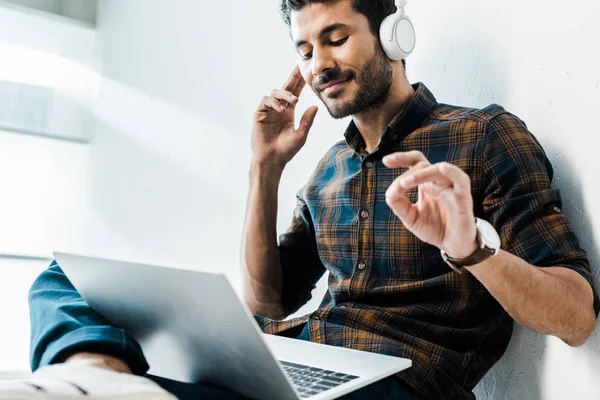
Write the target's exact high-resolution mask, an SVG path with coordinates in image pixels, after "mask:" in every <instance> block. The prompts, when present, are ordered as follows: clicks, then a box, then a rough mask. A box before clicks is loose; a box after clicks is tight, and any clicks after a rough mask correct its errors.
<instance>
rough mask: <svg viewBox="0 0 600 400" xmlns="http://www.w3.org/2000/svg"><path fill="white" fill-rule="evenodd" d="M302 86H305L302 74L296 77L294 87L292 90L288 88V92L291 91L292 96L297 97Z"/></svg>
mask: <svg viewBox="0 0 600 400" xmlns="http://www.w3.org/2000/svg"><path fill="white" fill-rule="evenodd" d="M304 86H306V81H305V80H304V78H303V77H302V75H300V78H299V79H298V82H297V83H296V87H294V88H293V89H292V90H290V92H292V94H293V95H294V96H296V97H298V96H300V94H301V93H302V90H303V89H304Z"/></svg>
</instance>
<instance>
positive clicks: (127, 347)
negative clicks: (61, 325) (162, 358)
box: [40, 326, 150, 375]
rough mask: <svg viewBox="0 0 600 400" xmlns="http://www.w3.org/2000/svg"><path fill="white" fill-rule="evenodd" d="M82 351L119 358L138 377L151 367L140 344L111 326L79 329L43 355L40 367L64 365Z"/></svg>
mask: <svg viewBox="0 0 600 400" xmlns="http://www.w3.org/2000/svg"><path fill="white" fill-rule="evenodd" d="M79 352H87V353H98V354H105V355H108V356H112V357H116V358H118V359H120V360H122V361H123V362H125V363H126V364H127V365H128V366H129V368H130V369H131V371H132V372H133V373H134V374H135V375H143V374H145V373H146V372H147V371H148V369H149V368H150V367H149V365H148V362H147V361H146V357H144V353H143V352H142V349H141V347H140V346H139V344H138V343H137V342H136V341H135V340H134V339H133V338H132V337H131V336H129V334H127V332H125V331H124V330H123V329H118V328H112V327H108V326H87V327H83V328H79V329H77V330H75V331H72V332H69V333H67V334H66V335H64V336H62V337H61V338H60V339H58V340H56V341H54V342H52V344H50V345H49V346H48V348H47V349H46V351H45V352H44V355H43V356H42V359H41V362H40V367H42V366H45V365H50V364H56V363H60V362H63V361H64V359H65V358H66V357H68V356H70V355H72V354H75V353H79Z"/></svg>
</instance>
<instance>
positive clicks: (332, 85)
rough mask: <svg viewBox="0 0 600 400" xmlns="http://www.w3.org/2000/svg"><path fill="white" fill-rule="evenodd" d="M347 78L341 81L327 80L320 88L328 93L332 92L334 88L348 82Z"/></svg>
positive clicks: (337, 88) (336, 88) (339, 87)
mask: <svg viewBox="0 0 600 400" xmlns="http://www.w3.org/2000/svg"><path fill="white" fill-rule="evenodd" d="M348 81H349V79H344V80H341V81H334V82H329V83H328V84H327V85H325V87H324V88H323V89H322V91H323V92H325V93H327V94H329V93H333V92H335V91H336V90H339V89H341V88H342V86H344V85H345V84H346V83H348Z"/></svg>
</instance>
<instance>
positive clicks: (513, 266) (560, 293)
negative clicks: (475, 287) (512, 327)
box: [466, 250, 595, 346]
mask: <svg viewBox="0 0 600 400" xmlns="http://www.w3.org/2000/svg"><path fill="white" fill-rule="evenodd" d="M466 269H467V270H468V271H469V272H470V273H471V274H473V276H475V278H477V279H478V280H479V281H480V282H481V283H482V284H483V285H484V286H485V287H486V288H487V290H488V291H489V292H490V293H491V295H492V296H494V298H495V299H496V300H498V302H499V303H500V304H501V305H502V306H503V307H504V309H505V310H506V311H507V312H508V313H509V314H510V315H511V317H513V318H514V320H515V321H517V322H519V323H520V324H522V325H524V326H526V327H528V328H530V329H532V330H534V331H537V332H540V333H545V334H549V335H554V336H557V337H559V338H561V339H562V340H563V341H565V342H566V343H567V344H569V345H571V346H579V345H581V344H583V342H584V341H585V339H586V338H587V337H588V336H589V334H590V333H591V331H592V330H593V329H594V327H595V316H594V311H593V293H592V289H591V287H590V285H589V284H588V283H587V281H585V279H584V278H583V277H581V276H580V275H579V274H577V273H576V272H574V271H571V270H568V269H566V268H559V267H549V268H538V267H535V266H532V265H530V264H529V263H527V262H526V261H524V260H522V259H521V258H519V257H517V256H515V255H512V254H510V253H508V252H506V251H502V250H501V251H500V253H499V254H498V255H497V256H496V257H491V258H488V259H487V260H486V261H484V262H482V263H480V264H477V265H474V266H471V267H466Z"/></svg>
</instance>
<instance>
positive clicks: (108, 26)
mask: <svg viewBox="0 0 600 400" xmlns="http://www.w3.org/2000/svg"><path fill="white" fill-rule="evenodd" d="M277 9H278V1H277V0H270V1H260V2H249V1H244V0H237V1H227V2H216V1H210V2H208V1H202V2H198V1H193V0H178V1H169V2H167V1H159V0H144V1H142V0H129V1H126V2H124V1H117V0H104V1H101V2H100V3H99V13H98V38H99V41H100V47H101V59H102V69H101V72H102V74H103V82H102V85H101V88H100V93H99V104H98V109H97V113H96V118H97V121H98V129H97V132H96V136H95V139H94V142H93V144H92V150H91V176H90V182H89V184H90V189H89V198H90V210H89V220H88V222H89V224H88V226H87V229H86V231H87V234H86V248H87V250H88V251H89V252H91V253H95V254H101V255H107V256H114V257H122V258H130V259H146V260H151V261H154V262H160V263H166V264H170V265H186V266H192V267H197V268H203V269H212V270H220V271H224V272H225V273H227V274H228V276H229V277H230V278H231V279H232V280H233V282H234V283H235V284H236V285H239V275H238V273H237V270H238V265H239V262H238V258H239V257H238V254H239V244H240V239H241V235H242V221H243V217H244V208H245V200H246V190H247V170H248V161H249V158H250V151H249V136H250V127H251V119H252V114H253V112H254V109H255V107H256V106H257V103H258V101H259V99H260V98H261V97H262V96H263V95H264V94H265V93H267V92H268V91H269V90H270V89H272V88H275V87H279V86H280V85H281V84H282V83H283V81H284V80H285V78H286V76H287V75H288V73H289V71H290V70H291V68H292V67H293V66H294V63H295V62H296V56H295V54H294V52H293V49H292V46H291V43H290V40H289V37H288V33H287V29H286V27H285V26H284V24H283V23H282V22H280V19H279V16H278V11H277ZM564 9H565V5H564V4H563V3H561V2H558V1H556V0H552V1H547V2H545V3H544V4H542V3H541V2H538V1H533V0H523V1H521V2H518V3H517V2H491V1H480V2H475V1H469V2H467V1H465V0H459V1H455V2H444V1H441V0H421V1H419V2H417V1H412V2H411V4H410V6H409V10H410V13H411V14H412V15H413V18H414V21H415V23H416V25H417V27H418V31H419V37H418V49H417V51H416V53H415V54H414V56H413V57H412V58H411V59H410V60H409V77H410V78H411V80H412V81H417V80H422V81H424V82H425V83H426V84H427V85H428V86H429V87H430V89H432V90H433V92H434V93H435V94H436V95H437V97H438V100H440V101H442V102H448V103H457V104H461V105H468V106H483V105H486V104H488V103H490V102H497V103H500V104H503V105H504V106H506V107H507V108H508V109H509V110H510V111H513V112H514V113H516V114H517V115H519V116H520V117H521V118H523V119H524V120H525V121H526V122H527V123H528V124H529V126H530V128H531V130H532V131H533V132H534V133H535V134H536V135H537V136H538V138H539V139H540V140H541V142H542V143H543V144H544V146H545V147H546V149H547V151H548V153H549V156H550V158H551V160H552V161H553V162H554V163H555V164H556V167H557V168H556V169H557V179H556V183H557V185H558V186H559V187H561V188H562V189H563V190H564V198H565V201H566V207H565V212H566V213H567V214H568V215H569V217H570V218H571V220H572V221H573V223H574V226H575V229H576V231H577V233H578V235H579V236H580V237H581V240H582V243H583V245H584V247H585V248H586V250H588V251H589V253H590V258H591V259H592V261H593V263H594V266H596V264H597V261H598V250H597V247H596V244H595V241H594V236H595V234H596V230H594V229H593V228H592V226H593V223H592V222H593V221H594V220H596V221H599V220H600V216H598V215H597V213H598V212H599V211H597V210H595V208H594V207H593V206H594V202H593V200H594V198H596V197H597V194H598V193H597V191H598V189H597V188H596V186H595V183H596V182H595V180H594V179H593V177H594V176H595V175H596V174H597V171H598V167H597V166H596V165H595V164H594V161H595V159H596V157H595V146H593V145H592V143H591V142H593V141H594V140H595V137H594V135H595V122H596V120H597V118H598V110H599V109H600V108H599V107H598V106H599V104H598V101H599V100H598V94H600V93H599V87H600V78H599V75H598V73H597V71H598V70H600V65H599V64H600V59H599V54H600V53H599V52H600V50H598V49H599V48H598V46H595V45H594V38H598V37H599V34H600V28H599V27H598V24H596V23H595V21H594V18H595V16H596V15H598V11H600V10H599V8H598V5H597V3H595V2H593V1H591V0H580V1H578V2H575V3H571V4H570V5H569V7H568V14H563V11H564ZM311 104H319V103H318V101H317V100H316V98H315V97H314V96H313V95H312V93H307V94H306V95H305V96H303V98H302V100H301V105H300V109H304V108H306V107H308V106H309V105H311ZM346 123H347V122H346V121H332V120H330V119H329V117H328V116H327V113H326V112H325V110H324V109H323V110H321V113H320V115H319V116H318V117H317V121H316V123H315V125H314V128H313V131H312V133H311V137H310V138H309V141H308V143H307V145H306V147H305V148H304V149H303V150H302V152H301V153H300V154H299V155H298V157H297V158H296V159H295V160H294V161H293V162H292V163H291V164H290V165H289V166H288V168H287V170H286V173H285V175H284V177H283V182H282V187H281V191H280V218H279V223H278V227H279V229H280V230H283V229H285V227H286V226H287V224H288V222H289V220H290V218H291V211H292V209H293V207H294V204H295V200H294V196H295V192H296V190H297V189H298V188H299V187H300V186H302V184H303V183H304V182H305V181H306V179H307V178H308V175H309V174H310V172H311V170H312V168H313V167H314V165H315V163H316V162H317V160H318V159H319V158H320V157H321V155H322V154H323V153H324V152H325V151H326V149H327V148H328V147H329V146H330V145H331V144H333V143H334V142H335V141H337V140H339V138H340V137H341V134H342V132H343V129H344V127H345V125H346ZM594 144H595V142H594ZM583 188H585V192H584V191H583V190H584V189H583ZM596 229H600V228H596ZM322 291H323V288H322V287H321V288H320V290H319V293H322ZM317 297H318V296H317ZM311 306H312V307H314V306H315V302H313V303H312V304H311ZM599 350H600V345H599V343H598V334H595V335H594V337H593V338H592V339H591V340H590V342H589V343H588V344H587V345H586V346H584V347H582V348H579V349H570V348H567V347H566V346H565V345H563V344H561V343H560V342H559V341H558V340H554V339H550V338H546V337H544V336H541V335H536V334H534V333H532V332H529V331H527V330H525V329H521V328H518V327H517V328H516V332H515V338H514V340H513V341H512V343H511V345H510V348H509V350H508V352H507V354H506V356H505V358H504V359H503V360H502V361H501V362H500V363H499V364H498V365H497V366H496V368H494V370H493V371H492V372H491V373H490V374H489V375H488V376H487V377H486V378H485V379H484V381H483V382H482V384H481V385H480V386H479V387H478V388H477V394H478V397H479V398H483V399H488V398H489V399H538V398H539V399H562V398H569V399H583V398H597V397H598V396H600V387H599V384H598V383H597V380H594V379H593V375H592V373H593V371H594V370H595V369H596V370H597V369H598V368H599V367H600V359H599Z"/></svg>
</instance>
